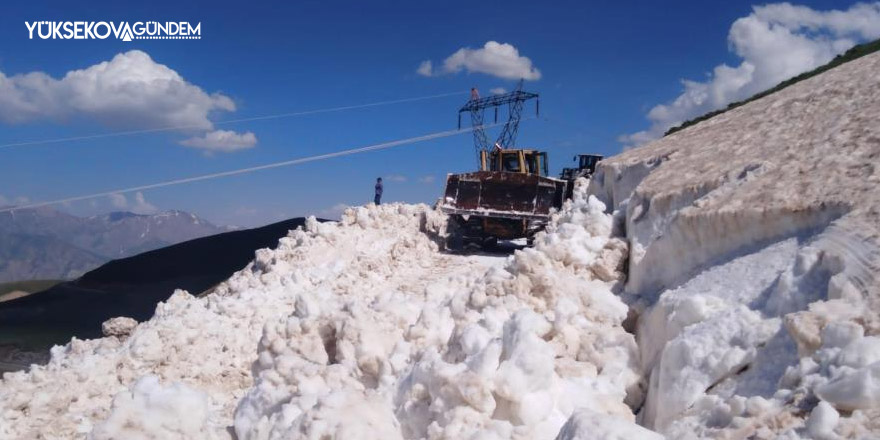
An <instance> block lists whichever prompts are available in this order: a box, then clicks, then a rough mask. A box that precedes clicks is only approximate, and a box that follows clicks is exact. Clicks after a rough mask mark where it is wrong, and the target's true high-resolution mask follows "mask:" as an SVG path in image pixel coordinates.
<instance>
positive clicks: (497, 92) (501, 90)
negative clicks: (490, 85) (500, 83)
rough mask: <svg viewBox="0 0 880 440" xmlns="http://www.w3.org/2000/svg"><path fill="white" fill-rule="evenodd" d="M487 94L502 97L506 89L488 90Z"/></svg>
mask: <svg viewBox="0 0 880 440" xmlns="http://www.w3.org/2000/svg"><path fill="white" fill-rule="evenodd" d="M489 93H491V94H493V95H503V94H505V93H507V89H505V88H504V87H495V88H494V89H490V90H489Z"/></svg>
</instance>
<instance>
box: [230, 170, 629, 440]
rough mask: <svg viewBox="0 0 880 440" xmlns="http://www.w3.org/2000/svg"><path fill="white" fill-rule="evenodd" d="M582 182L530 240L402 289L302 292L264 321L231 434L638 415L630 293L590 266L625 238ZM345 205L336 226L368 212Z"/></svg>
mask: <svg viewBox="0 0 880 440" xmlns="http://www.w3.org/2000/svg"><path fill="white" fill-rule="evenodd" d="M584 183H585V182H582V183H581V185H580V186H579V187H578V190H577V192H576V194H577V195H576V197H575V199H574V201H573V202H571V203H569V204H568V205H567V206H566V208H565V210H564V211H563V212H562V213H560V214H559V215H558V216H557V217H556V218H555V219H554V223H553V225H552V226H551V227H550V228H549V229H548V231H547V232H546V233H543V234H540V235H539V236H538V237H537V238H536V240H535V247H534V248H533V249H525V250H523V251H520V252H516V253H515V255H513V256H512V257H510V258H509V260H507V261H506V262H505V263H504V264H503V265H495V266H492V267H490V268H489V269H488V270H487V271H486V270H483V271H477V272H470V273H466V272H462V273H461V274H460V275H458V276H453V277H447V278H446V279H442V280H436V281H435V282H432V283H429V284H427V285H426V286H425V287H424V289H414V290H412V291H410V292H406V293H402V292H398V291H393V290H392V291H388V289H387V288H385V289H382V290H379V291H373V290H371V289H365V288H363V287H361V286H357V287H355V286H353V288H354V291H351V292H337V293H336V295H332V296H331V295H328V294H327V293H326V292H321V291H314V292H311V293H308V294H303V295H302V296H301V297H300V299H299V300H298V302H297V307H296V310H295V311H294V313H292V314H291V315H290V316H288V317H285V318H282V319H280V320H278V321H277V323H275V324H270V325H268V326H267V327H266V330H265V332H264V334H263V337H262V339H261V341H260V347H259V351H258V361H257V363H256V364H255V365H254V387H253V388H252V389H251V390H250V391H249V392H248V394H247V395H246V396H245V397H244V398H243V399H242V400H241V402H240V403H239V406H238V408H237V410H236V414H235V432H236V434H237V436H238V438H240V439H273V438H289V437H290V436H292V435H294V433H297V435H305V436H315V437H319V436H321V435H330V436H338V435H339V433H340V432H341V431H340V429H342V428H343V427H345V428H346V429H354V430H355V431H351V432H352V433H356V434H357V436H358V437H365V438H438V439H439V438H484V439H490V438H497V439H506V438H523V439H525V438H530V439H531V438H547V439H550V438H554V437H555V436H556V435H557V433H558V432H559V430H560V428H561V427H562V425H563V424H564V423H565V422H566V420H567V419H568V418H569V417H570V416H571V415H572V414H573V412H574V411H576V410H578V409H589V410H591V411H594V412H597V413H601V414H604V415H605V417H606V418H609V420H614V419H617V418H619V419H621V420H622V421H624V422H627V423H632V422H633V421H634V415H633V413H632V411H631V409H630V407H629V406H627V404H626V402H627V400H628V399H630V400H632V401H638V400H639V399H640V398H641V396H640V389H639V381H640V375H639V373H638V371H637V367H638V363H637V359H636V356H637V352H636V346H635V341H634V339H633V337H632V335H631V334H628V333H626V332H625V331H624V330H623V328H622V326H621V324H622V322H623V320H624V319H625V318H626V315H627V307H626V306H625V305H624V304H623V303H622V302H621V301H620V300H619V299H618V298H617V297H616V296H615V295H614V294H613V293H612V291H611V288H612V286H613V282H611V281H609V282H606V281H601V280H600V279H599V277H598V276H597V275H596V274H597V273H602V274H603V275H604V276H606V277H610V278H616V277H617V276H619V273H618V275H617V276H614V274H615V270H616V268H618V267H620V266H621V260H622V259H623V258H624V257H625V244H624V243H623V242H622V241H621V240H619V239H614V238H612V230H613V227H612V226H613V224H612V223H613V222H612V218H611V216H609V215H607V214H604V208H605V207H604V205H602V204H601V203H600V202H598V201H597V200H596V199H595V198H589V199H588V198H587V196H586V191H585V190H586V185H585V184H584ZM353 214H355V215H354V216H346V217H344V218H343V221H342V223H343V226H345V225H351V226H354V225H364V226H367V227H369V225H370V224H371V223H372V222H371V221H370V220H369V219H362V218H361V215H362V213H361V212H354V213H353ZM411 261H413V262H417V261H429V258H428V257H426V256H422V258H419V259H413V260H411ZM312 304H320V307H318V306H312ZM328 400H329V401H332V402H333V403H332V405H330V404H328V403H327V401H328ZM327 408H330V409H327ZM336 408H343V409H345V410H344V411H343V410H337V409H336ZM352 414H357V416H354V417H353V416H352ZM355 419H356V420H359V421H363V424H362V425H360V428H355V427H354V426H355V422H354V420H355ZM358 423H359V422H358Z"/></svg>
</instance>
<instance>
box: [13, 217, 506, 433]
mask: <svg viewBox="0 0 880 440" xmlns="http://www.w3.org/2000/svg"><path fill="white" fill-rule="evenodd" d="M427 211H428V209H427V207H425V206H407V205H388V206H382V207H368V208H358V209H357V210H356V214H355V216H356V218H357V219H358V221H360V222H362V223H363V224H364V225H365V226H366V227H360V226H354V225H346V226H343V225H339V226H337V225H320V224H318V223H317V222H315V221H312V222H310V223H309V227H308V231H305V230H298V231H292V232H291V234H290V236H289V237H287V238H284V239H282V240H281V241H280V243H279V248H278V250H276V251H269V250H262V251H259V252H258V253H257V258H256V259H255V261H254V262H253V263H252V264H251V265H249V266H248V267H247V268H245V269H244V270H242V271H241V272H239V273H238V274H237V275H235V276H233V277H232V279H230V280H229V282H228V283H227V284H226V285H225V286H221V287H220V288H219V289H218V291H219V293H218V294H215V295H210V296H208V297H206V298H202V299H200V298H195V297H193V296H191V295H189V294H187V293H186V292H182V291H178V292H176V293H175V294H174V295H172V297H171V298H169V299H168V301H166V302H165V303H161V304H159V305H158V306H157V308H156V313H155V315H154V317H153V318H152V319H150V320H149V321H147V322H144V323H142V324H140V325H138V326H137V327H136V328H134V329H133V330H132V329H131V328H129V324H130V322H129V321H127V320H126V319H116V320H111V321H109V322H108V323H107V326H105V327H106V329H107V330H108V334H112V335H114V336H111V337H106V338H102V339H95V340H88V341H81V340H73V341H71V343H69V344H68V345H66V346H64V347H55V348H54V349H53V350H52V359H51V360H50V362H49V363H48V364H47V365H45V366H36V367H33V368H32V369H31V370H30V372H27V373H25V372H17V373H7V374H5V375H4V377H3V382H2V385H0V438H15V439H17V438H21V439H27V438H36V437H38V436H40V435H42V436H44V437H49V438H72V437H77V436H79V437H84V436H85V435H87V434H88V433H89V432H91V431H92V430H93V429H94V428H95V426H96V425H97V424H99V423H101V422H103V421H105V420H107V419H108V417H110V416H111V413H110V408H111V402H112V400H113V397H114V396H115V395H117V394H118V393H120V392H130V391H129V388H130V387H131V386H132V384H134V383H135V382H137V380H138V379H140V378H141V377H144V376H148V375H154V376H156V377H158V378H159V380H160V383H161V384H163V386H167V385H169V384H171V383H173V382H179V383H182V384H185V385H186V386H189V387H191V388H192V389H194V390H198V391H200V392H202V393H205V394H206V395H207V396H208V398H209V402H210V405H211V416H210V417H209V418H208V423H209V425H210V429H211V430H212V431H214V432H215V433H217V435H218V436H221V437H223V436H227V437H228V432H227V428H228V427H229V426H230V425H231V424H232V414H233V412H234V409H235V406H236V404H237V402H238V400H239V399H240V398H241V397H242V396H243V395H244V394H245V392H246V391H247V389H248V388H249V387H250V386H251V385H252V379H251V366H252V364H253V362H254V361H255V360H256V355H257V345H258V343H259V340H260V337H261V335H262V332H263V328H264V325H265V324H266V323H267V322H274V321H275V320H277V319H278V318H279V317H286V316H288V315H290V314H291V313H292V312H293V311H294V309H295V308H296V307H297V299H298V298H300V297H301V293H302V292H305V291H309V292H311V291H313V290H323V291H324V292H326V293H327V295H332V292H334V291H337V290H340V291H341V290H349V291H352V292H353V293H356V291H357V287H365V286H371V285H372V286H374V287H375V289H376V290H381V287H382V286H384V288H386V289H398V288H399V289H400V290H401V291H407V289H419V287H420V286H421V287H423V286H424V283H426V282H430V281H431V280H432V279H433V278H435V277H437V276H438V274H439V275H442V274H446V273H447V272H448V273H455V272H456V271H465V272H473V271H475V270H480V268H483V267H485V265H486V264H490V263H491V261H487V259H480V258H469V257H462V258H459V259H456V260H453V259H451V258H450V257H448V256H444V255H441V254H439V253H437V251H436V249H437V246H436V244H434V242H433V241H432V240H431V238H430V237H428V236H427V235H425V233H423V232H421V228H422V226H425V227H427V226H429V224H430V222H429V221H428V220H430V219H428V217H429V213H428V212H427ZM432 221H436V219H433V220H432ZM435 270H436V273H435ZM391 273H396V274H398V275H399V276H398V277H397V278H395V279H394V280H390V281H391V282H396V283H397V284H396V285H389V284H387V283H386V281H388V280H386V276H388V274H391ZM401 295H402V294H401ZM119 417H128V416H119Z"/></svg>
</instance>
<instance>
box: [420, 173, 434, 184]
mask: <svg viewBox="0 0 880 440" xmlns="http://www.w3.org/2000/svg"><path fill="white" fill-rule="evenodd" d="M434 180H435V179H434V176H433V175H431V174H428V175H427V176H422V177H419V182H421V183H434Z"/></svg>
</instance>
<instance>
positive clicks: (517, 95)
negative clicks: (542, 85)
mask: <svg viewBox="0 0 880 440" xmlns="http://www.w3.org/2000/svg"><path fill="white" fill-rule="evenodd" d="M522 86H523V82H522V80H520V82H519V85H518V86H517V88H516V90H514V91H512V92H510V93H504V94H500V95H492V96H488V97H485V98H480V96H479V95H478V94H477V91H476V89H471V98H470V99H469V100H468V102H467V103H466V104H465V105H464V106H462V107H461V108H460V109H459V110H458V128H459V129H461V114H462V113H465V112H468V113H470V114H471V127H473V131H474V147H475V149H476V153H477V160H479V157H480V152H481V151H487V150H489V149H490V148H492V145H489V139H488V136H487V135H486V130H485V128H484V126H483V113H484V112H485V111H486V109H488V108H492V109H494V110H495V123H498V107H501V106H503V105H505V104H506V105H507V122H506V123H505V124H504V128H502V130H501V134H499V135H498V139H497V140H496V141H495V144H494V145H498V146H499V147H501V148H515V147H516V135H517V133H518V131H519V121H520V119H521V116H522V110H523V103H525V102H526V101H528V100H529V99H532V98H535V99H537V98H538V94H537V93H531V92H526V91H523V89H522ZM535 114H540V101H535Z"/></svg>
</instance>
